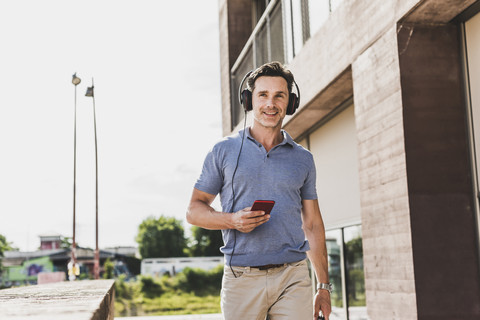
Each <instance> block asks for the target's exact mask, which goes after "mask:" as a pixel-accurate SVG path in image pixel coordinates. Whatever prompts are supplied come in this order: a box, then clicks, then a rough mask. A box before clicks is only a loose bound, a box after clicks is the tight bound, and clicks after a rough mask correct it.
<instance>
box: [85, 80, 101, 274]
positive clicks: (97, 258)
mask: <svg viewBox="0 0 480 320" xmlns="http://www.w3.org/2000/svg"><path fill="white" fill-rule="evenodd" d="M93 88H94V85H93V78H92V86H91V87H88V88H87V92H86V93H85V96H87V97H92V101H93V129H94V132H95V257H94V265H93V274H94V276H95V279H99V278H100V251H99V250H98V153H97V117H96V112H95V94H94V90H93Z"/></svg>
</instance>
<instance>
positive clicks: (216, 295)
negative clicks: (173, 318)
mask: <svg viewBox="0 0 480 320" xmlns="http://www.w3.org/2000/svg"><path fill="white" fill-rule="evenodd" d="M222 272H223V268H217V269H214V270H212V271H209V272H205V271H203V270H197V269H188V270H184V272H183V273H179V274H178V275H176V276H175V277H169V276H164V277H162V278H151V277H140V278H139V279H137V280H135V281H128V282H127V281H125V279H124V278H119V279H116V281H115V317H127V316H160V315H181V314H206V313H220V312H221V310H220V286H221V273H222ZM192 283H196V285H195V286H192Z"/></svg>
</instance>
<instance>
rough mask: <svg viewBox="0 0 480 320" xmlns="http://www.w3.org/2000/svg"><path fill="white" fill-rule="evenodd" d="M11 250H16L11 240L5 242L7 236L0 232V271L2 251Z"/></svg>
mask: <svg viewBox="0 0 480 320" xmlns="http://www.w3.org/2000/svg"><path fill="white" fill-rule="evenodd" d="M11 250H16V248H14V247H12V243H11V242H7V238H5V236H3V235H1V234H0V273H1V272H2V270H3V268H2V258H3V253H4V252H5V251H11Z"/></svg>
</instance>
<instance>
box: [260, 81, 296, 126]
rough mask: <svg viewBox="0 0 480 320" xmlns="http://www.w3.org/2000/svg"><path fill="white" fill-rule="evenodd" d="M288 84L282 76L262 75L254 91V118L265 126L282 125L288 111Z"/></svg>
mask: <svg viewBox="0 0 480 320" xmlns="http://www.w3.org/2000/svg"><path fill="white" fill-rule="evenodd" d="M287 105H288V86H287V81H286V80H285V79H284V78H282V77H269V76H262V77H260V78H258V79H257V80H256V81H255V89H254V90H253V92H252V106H253V118H254V121H255V122H256V123H258V124H259V125H261V126H262V127H265V128H276V127H281V126H282V121H283V118H285V114H286V112H287Z"/></svg>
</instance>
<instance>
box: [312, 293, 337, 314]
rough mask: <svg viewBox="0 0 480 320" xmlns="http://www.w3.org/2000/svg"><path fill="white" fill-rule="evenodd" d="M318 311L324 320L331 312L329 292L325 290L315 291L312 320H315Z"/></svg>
mask: <svg viewBox="0 0 480 320" xmlns="http://www.w3.org/2000/svg"><path fill="white" fill-rule="evenodd" d="M320 310H321V311H322V313H323V316H324V317H325V320H328V317H329V316H330V313H331V312H332V304H331V302H330V292H328V291H327V290H323V289H320V290H317V294H315V298H314V305H313V319H314V320H317V319H318V316H319V314H320Z"/></svg>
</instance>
